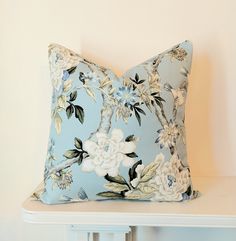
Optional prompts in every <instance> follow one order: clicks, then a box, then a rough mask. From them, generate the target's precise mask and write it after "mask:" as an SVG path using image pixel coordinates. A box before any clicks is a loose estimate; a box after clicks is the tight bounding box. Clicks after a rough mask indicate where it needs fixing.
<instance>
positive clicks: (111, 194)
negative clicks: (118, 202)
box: [97, 191, 124, 199]
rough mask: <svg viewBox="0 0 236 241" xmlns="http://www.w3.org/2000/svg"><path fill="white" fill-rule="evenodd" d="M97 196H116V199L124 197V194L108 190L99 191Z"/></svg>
mask: <svg viewBox="0 0 236 241" xmlns="http://www.w3.org/2000/svg"><path fill="white" fill-rule="evenodd" d="M97 196H100V197H108V198H114V199H117V198H118V199H120V198H124V196H123V195H122V194H120V193H116V192H111V191H108V192H99V193H97Z"/></svg>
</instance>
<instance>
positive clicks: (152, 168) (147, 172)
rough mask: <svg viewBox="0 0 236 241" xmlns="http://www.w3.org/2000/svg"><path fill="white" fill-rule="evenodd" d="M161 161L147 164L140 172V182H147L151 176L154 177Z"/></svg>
mask: <svg viewBox="0 0 236 241" xmlns="http://www.w3.org/2000/svg"><path fill="white" fill-rule="evenodd" d="M160 163H161V161H160V159H157V160H155V161H153V162H151V163H150V164H148V165H147V166H146V167H145V168H144V169H143V171H142V175H141V180H140V181H141V182H147V181H149V180H150V179H151V178H152V177H153V176H155V175H156V169H157V168H158V166H159V165H160Z"/></svg>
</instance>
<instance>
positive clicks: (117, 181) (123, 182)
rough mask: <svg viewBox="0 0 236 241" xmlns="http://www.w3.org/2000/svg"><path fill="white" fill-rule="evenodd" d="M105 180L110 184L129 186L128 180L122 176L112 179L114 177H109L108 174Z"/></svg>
mask: <svg viewBox="0 0 236 241" xmlns="http://www.w3.org/2000/svg"><path fill="white" fill-rule="evenodd" d="M104 178H105V179H106V180H107V181H109V182H115V183H119V184H126V185H127V182H126V180H125V179H124V178H123V177H122V176H120V175H118V176H116V177H112V176H109V175H108V174H106V176H105V177H104Z"/></svg>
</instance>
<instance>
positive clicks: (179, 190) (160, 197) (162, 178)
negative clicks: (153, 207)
mask: <svg viewBox="0 0 236 241" xmlns="http://www.w3.org/2000/svg"><path fill="white" fill-rule="evenodd" d="M152 182H154V183H155V184H156V185H157V187H158V188H157V189H156V191H155V195H154V197H153V198H152V200H154V201H181V200H182V199H183V196H182V194H183V193H185V192H186V191H187V189H188V187H189V186H190V185H191V180H190V173H189V170H188V169H187V168H184V167H183V165H182V164H181V161H180V160H179V158H178V156H177V155H176V154H174V155H173V156H172V157H171V159H170V160H169V161H164V160H163V162H162V163H161V164H160V166H159V167H158V168H157V170H156V175H155V177H154V179H153V180H152Z"/></svg>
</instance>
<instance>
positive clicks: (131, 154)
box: [125, 152, 138, 158]
mask: <svg viewBox="0 0 236 241" xmlns="http://www.w3.org/2000/svg"><path fill="white" fill-rule="evenodd" d="M125 155H126V156H128V157H131V158H134V157H138V155H137V154H136V153H135V152H131V153H126V154H125Z"/></svg>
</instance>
